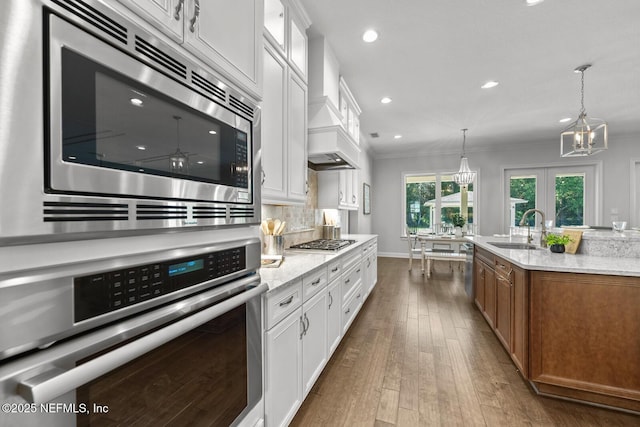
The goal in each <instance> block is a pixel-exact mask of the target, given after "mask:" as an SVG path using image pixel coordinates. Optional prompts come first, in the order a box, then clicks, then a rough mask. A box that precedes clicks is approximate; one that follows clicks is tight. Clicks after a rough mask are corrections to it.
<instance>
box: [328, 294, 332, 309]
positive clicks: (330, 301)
mask: <svg viewBox="0 0 640 427" xmlns="http://www.w3.org/2000/svg"><path fill="white" fill-rule="evenodd" d="M332 305H333V295H331V292H329V308H328V310H331V306H332Z"/></svg>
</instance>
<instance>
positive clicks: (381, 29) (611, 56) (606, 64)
mask: <svg viewBox="0 0 640 427" xmlns="http://www.w3.org/2000/svg"><path fill="white" fill-rule="evenodd" d="M301 3H302V5H303V6H304V8H305V10H306V11H307V12H308V14H309V17H310V18H311V21H312V24H311V28H310V29H309V35H310V37H314V36H315V35H318V34H322V35H324V36H325V37H326V39H327V41H328V42H329V44H330V45H331V47H332V48H333V50H334V52H335V54H336V56H337V58H338V60H339V62H340V74H341V75H342V77H344V79H345V81H346V82H347V85H348V86H349V88H350V89H351V92H352V93H353V95H354V96H355V98H356V100H357V101H358V104H359V106H360V108H361V109H362V115H361V116H360V129H361V132H362V134H364V136H365V138H366V140H367V142H368V144H369V145H370V147H371V149H372V151H373V155H374V156H376V157H384V156H397V155H407V154H413V155H415V154H420V153H427V152H429V153H451V152H460V150H461V147H462V132H461V129H462V128H468V129H469V130H468V132H467V143H466V145H467V150H466V151H467V152H473V151H476V150H487V149H496V148H500V149H501V148H506V146H508V145H514V144H524V143H541V144H543V143H547V142H549V141H558V145H559V140H560V132H561V130H562V129H563V128H564V127H566V126H567V124H563V123H559V120H560V119H562V118H565V117H570V118H571V119H572V120H575V119H576V118H577V116H578V113H579V111H580V74H576V73H574V71H573V70H574V69H575V68H576V67H578V66H580V65H583V64H586V63H590V64H592V67H591V68H590V69H589V70H587V71H586V72H585V108H586V112H587V115H588V116H589V117H597V118H602V119H605V120H606V121H607V122H608V124H609V135H610V138H609V139H610V145H613V144H614V141H615V136H616V135H621V134H628V133H631V132H632V131H636V132H638V131H639V130H640V129H639V126H638V123H639V122H640V25H639V24H638V22H640V1H638V0H615V1H603V0H546V1H544V2H543V3H541V4H539V5H537V6H526V3H525V0H466V1H465V0H430V1H425V0H404V1H399V0H349V1H343V0H323V1H317V0H301ZM369 28H373V29H375V30H376V31H378V33H379V38H378V40H377V41H376V42H374V43H365V42H363V41H362V34H363V32H364V31H365V30H367V29H369ZM489 80H496V81H498V82H499V83H500V84H499V85H498V86H497V87H495V88H493V89H481V88H480V86H482V85H483V84H484V83H485V82H487V81H489ZM385 96H388V97H390V98H392V100H393V101H392V102H391V103H389V104H384V105H383V104H381V103H380V99H381V98H382V97H385ZM374 132H375V133H378V134H379V137H378V138H372V137H371V136H370V134H371V133H374ZM394 135H402V138H400V139H394ZM558 150H559V149H558Z"/></svg>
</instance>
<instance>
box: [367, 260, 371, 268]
mask: <svg viewBox="0 0 640 427" xmlns="http://www.w3.org/2000/svg"><path fill="white" fill-rule="evenodd" d="M367 267H371V260H370V259H368V260H367Z"/></svg>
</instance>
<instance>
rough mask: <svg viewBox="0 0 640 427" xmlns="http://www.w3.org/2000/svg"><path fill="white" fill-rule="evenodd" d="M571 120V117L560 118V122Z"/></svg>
mask: <svg viewBox="0 0 640 427" xmlns="http://www.w3.org/2000/svg"><path fill="white" fill-rule="evenodd" d="M570 121H571V117H565V118H564V119H560V120H559V122H560V123H567V122H570Z"/></svg>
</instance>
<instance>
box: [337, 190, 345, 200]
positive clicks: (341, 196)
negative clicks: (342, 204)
mask: <svg viewBox="0 0 640 427" xmlns="http://www.w3.org/2000/svg"><path fill="white" fill-rule="evenodd" d="M338 200H339V201H343V200H344V194H343V193H342V191H340V192H338Z"/></svg>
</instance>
